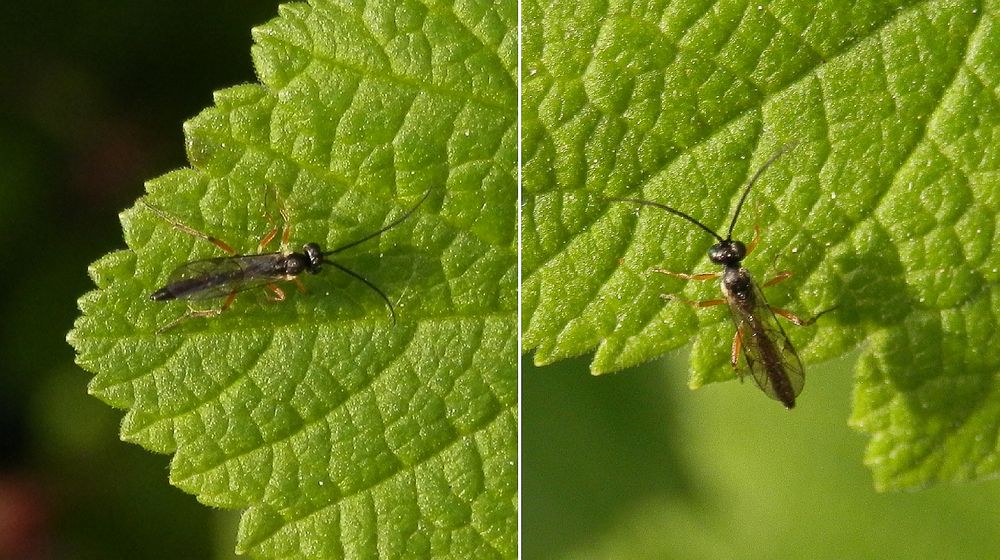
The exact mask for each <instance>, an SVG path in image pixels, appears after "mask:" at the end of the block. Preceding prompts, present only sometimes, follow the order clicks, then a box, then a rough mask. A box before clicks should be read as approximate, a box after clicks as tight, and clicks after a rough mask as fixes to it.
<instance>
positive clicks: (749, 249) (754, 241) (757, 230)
mask: <svg viewBox="0 0 1000 560" xmlns="http://www.w3.org/2000/svg"><path fill="white" fill-rule="evenodd" d="M758 242H760V226H759V225H757V224H754V225H753V239H751V240H750V243H748V244H747V254H746V255H745V257H749V256H750V253H753V250H754V249H756V248H757V243H758Z"/></svg>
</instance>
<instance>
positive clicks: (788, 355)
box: [729, 283, 806, 408]
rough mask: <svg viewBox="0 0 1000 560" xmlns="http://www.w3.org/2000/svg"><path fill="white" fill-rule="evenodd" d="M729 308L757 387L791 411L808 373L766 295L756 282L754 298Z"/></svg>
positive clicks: (730, 304)
mask: <svg viewBox="0 0 1000 560" xmlns="http://www.w3.org/2000/svg"><path fill="white" fill-rule="evenodd" d="M729 309H730V311H732V317H733V322H734V323H735V324H736V329H737V331H738V336H739V337H740V339H741V342H742V348H743V357H744V358H745V359H746V363H747V368H748V369H749V370H750V374H751V375H752V376H753V379H754V381H755V382H756V383H757V386H758V387H760V390H761V391H764V394H766V395H767V396H769V397H771V398H772V399H774V400H777V401H781V402H782V403H783V404H784V405H785V406H786V407H788V408H792V407H793V406H795V397H797V396H799V393H801V392H802V387H803V386H804V385H805V379H806V376H805V371H804V369H803V368H802V361H801V360H799V355H798V354H797V353H796V352H795V348H794V347H793V346H792V342H791V341H790V340H789V339H788V335H787V334H785V330H784V329H783V328H781V324H780V323H779V322H778V318H777V317H776V316H775V315H774V312H773V311H771V308H770V307H769V306H768V305H767V300H766V299H765V298H764V293H763V292H762V291H761V289H760V287H759V286H757V284H756V283H754V284H753V299H752V300H750V301H743V302H736V301H732V300H730V302H729Z"/></svg>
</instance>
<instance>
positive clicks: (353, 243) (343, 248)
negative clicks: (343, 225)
mask: <svg viewBox="0 0 1000 560" xmlns="http://www.w3.org/2000/svg"><path fill="white" fill-rule="evenodd" d="M430 194H431V191H430V190H428V191H427V192H425V193H424V196H422V197H421V198H420V202H417V203H416V204H415V205H413V208H410V209H409V210H407V211H406V213H405V214H403V215H402V216H400V217H398V218H396V219H395V220H393V221H392V223H390V224H389V225H387V226H385V227H383V228H382V229H380V230H378V231H376V232H374V233H369V234H368V235H366V236H364V237H362V238H361V239H358V240H357V241H351V242H350V243H348V244H347V245H341V246H340V247H337V248H336V249H333V250H330V251H325V252H323V256H324V257H326V256H329V255H334V254H337V253H339V252H341V251H346V250H347V249H350V248H351V247H355V246H357V245H361V244H362V243H364V242H365V241H368V240H369V239H373V238H375V237H378V236H379V235H381V234H383V233H385V232H386V231H389V230H390V229H392V228H394V227H396V226H398V225H399V224H400V223H402V222H403V220H405V219H407V218H409V217H410V214H413V213H414V212H416V210H417V208H419V207H420V205H421V204H423V203H424V201H425V200H427V197H428V196H430ZM352 274H353V273H352ZM383 297H384V296H383Z"/></svg>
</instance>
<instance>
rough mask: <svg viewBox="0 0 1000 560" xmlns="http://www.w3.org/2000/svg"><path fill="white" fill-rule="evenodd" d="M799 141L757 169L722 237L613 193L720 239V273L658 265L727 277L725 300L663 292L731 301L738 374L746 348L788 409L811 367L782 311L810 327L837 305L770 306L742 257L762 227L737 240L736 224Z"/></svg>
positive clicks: (754, 370)
mask: <svg viewBox="0 0 1000 560" xmlns="http://www.w3.org/2000/svg"><path fill="white" fill-rule="evenodd" d="M795 145H796V144H788V145H786V146H784V147H782V148H781V149H779V150H778V151H777V152H775V153H774V155H772V156H771V158H770V159H768V160H767V161H766V162H765V163H764V165H762V166H761V167H760V169H758V170H757V172H756V173H754V175H753V177H751V178H750V181H749V182H748V183H747V186H746V187H745V188H744V189H743V194H742V196H741V197H740V200H739V202H738V203H737V204H736V210H735V211H734V212H733V218H732V220H731V221H730V222H729V229H728V230H727V231H726V237H724V238H723V237H722V236H721V235H719V234H718V233H716V232H715V231H714V230H713V229H711V228H709V227H708V226H706V225H705V224H703V223H701V222H700V221H698V220H696V219H695V218H693V217H691V216H689V215H688V214H685V213H684V212H681V211H680V210H677V209H675V208H672V207H670V206H667V205H665V204H660V203H658V202H652V201H649V200H642V199H638V198H611V199H609V200H612V201H614V202H629V203H634V204H639V205H641V206H650V207H653V208H659V209H660V210H665V211H667V212H669V213H671V214H674V215H675V216H679V217H681V218H683V219H685V220H687V221H689V222H691V223H693V224H694V225H696V226H698V227H700V228H701V229H703V230H705V231H706V232H708V233H709V235H711V236H712V237H714V238H715V239H717V240H718V243H716V244H715V245H712V246H711V247H710V248H709V249H708V258H709V260H711V261H712V262H713V263H715V264H717V265H720V266H722V270H721V271H719V272H706V273H698V274H685V273H681V272H672V271H669V270H664V269H662V268H656V269H653V270H654V272H659V273H662V274H668V275H670V276H674V277H677V278H682V279H684V280H713V279H715V278H721V279H722V280H721V284H722V295H723V297H722V299H710V300H704V301H690V300H686V299H683V298H680V297H677V296H674V295H663V296H662V297H663V298H664V299H667V300H677V301H680V302H683V303H686V304H688V305H690V306H692V307H696V308H698V307H711V306H715V305H723V304H728V305H729V311H730V316H731V317H732V320H733V323H734V324H735V325H736V334H735V335H734V337H733V347H732V355H731V356H730V363H731V364H732V366H733V369H735V370H736V373H737V375H738V376H739V377H740V379H742V377H743V374H744V372H743V370H741V369H740V366H739V357H740V353H741V350H742V354H743V357H744V358H745V360H746V364H747V367H748V368H749V370H750V373H751V374H752V376H753V378H754V381H755V382H756V383H757V386H758V387H760V389H761V390H762V391H764V394H766V395H767V396H769V397H771V398H772V399H775V400H778V401H780V402H781V404H783V405H785V407H786V408H789V409H791V408H794V407H795V398H796V397H798V396H799V394H800V393H801V392H802V387H803V385H805V371H804V370H803V368H802V361H801V360H800V359H799V355H798V354H797V353H796V352H795V348H794V347H793V346H792V343H791V341H790V340H789V339H788V335H786V334H785V330H784V329H783V328H781V324H780V323H779V322H778V319H777V317H776V315H780V316H782V317H784V318H785V319H788V320H789V321H791V322H792V323H794V324H796V325H799V326H807V325H811V324H813V323H815V322H816V320H817V319H818V318H819V317H820V316H822V315H824V314H826V313H829V312H831V311H833V310H834V309H836V307H831V308H829V309H826V310H824V311H821V312H819V313H817V314H816V315H815V316H813V317H812V318H809V319H801V318H799V317H798V316H796V315H794V314H793V313H791V312H790V311H787V310H785V309H780V308H777V307H773V306H771V305H768V303H767V300H766V299H765V298H764V293H763V292H762V291H761V288H760V287H759V286H758V285H757V283H756V282H754V279H753V277H752V276H751V275H750V272H749V271H748V270H747V269H746V268H744V267H743V265H742V262H743V259H745V258H746V257H747V256H748V255H750V253H752V252H753V250H754V249H755V248H756V247H757V243H758V241H759V240H760V228H759V227H757V226H754V237H753V240H752V241H750V244H749V245H747V244H744V243H743V242H742V241H737V240H735V239H733V228H735V227H736V221H737V219H739V217H740V211H741V210H742V208H743V203H744V202H746V199H747V196H748V195H749V194H750V189H751V188H752V187H753V186H754V183H756V182H757V179H759V178H760V176H761V175H762V174H763V173H764V171H765V170H766V169H767V168H768V167H769V166H770V165H771V164H772V163H774V162H775V161H777V160H778V158H780V157H781V156H782V155H784V154H785V153H786V152H787V151H789V150H791V149H792V148H794V147H795ZM791 276H792V273H791V272H788V271H784V272H780V273H778V274H777V275H776V276H775V277H774V278H772V279H770V280H768V281H766V282H764V284H763V287H769V286H773V285H775V284H777V283H778V282H781V281H783V280H786V279H788V278H789V277H791Z"/></svg>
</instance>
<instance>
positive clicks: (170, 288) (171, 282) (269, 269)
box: [141, 191, 430, 333]
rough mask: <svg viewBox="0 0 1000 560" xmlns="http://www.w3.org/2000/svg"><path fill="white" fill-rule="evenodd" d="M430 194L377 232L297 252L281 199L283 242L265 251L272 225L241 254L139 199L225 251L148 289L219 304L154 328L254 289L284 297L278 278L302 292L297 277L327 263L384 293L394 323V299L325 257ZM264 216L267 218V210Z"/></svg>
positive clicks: (274, 232)
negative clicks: (253, 246) (251, 248)
mask: <svg viewBox="0 0 1000 560" xmlns="http://www.w3.org/2000/svg"><path fill="white" fill-rule="evenodd" d="M429 195H430V191H427V192H426V193H424V195H423V197H422V198H421V199H420V201H419V202H417V203H416V204H415V205H414V206H413V207H412V208H410V209H409V210H407V211H406V212H405V213H403V215H401V216H399V217H398V218H396V219H395V220H393V221H392V222H390V223H389V224H388V225H386V226H385V227H382V228H381V229H379V230H378V231H375V232H373V233H370V234H368V235H366V236H364V237H362V238H360V239H357V240H355V241H351V242H350V243H347V244H344V245H341V246H339V247H336V248H334V249H331V250H329V251H324V250H322V249H321V248H320V245H319V244H318V243H306V244H305V245H303V246H302V249H301V250H300V251H293V250H291V249H290V248H289V247H290V245H289V239H290V237H291V224H290V222H289V217H288V213H287V211H286V210H285V208H284V207H283V206H282V205H281V204H280V201H279V204H278V206H279V212H280V213H281V216H282V218H283V219H284V228H283V230H282V233H281V247H280V249H279V250H278V251H272V252H266V251H267V248H268V247H269V246H270V245H271V243H272V242H273V241H274V240H275V238H277V236H278V232H279V228H278V226H277V225H275V226H274V227H273V228H272V229H271V230H270V231H268V232H267V233H266V234H265V235H264V237H262V238H261V240H260V243H259V244H258V246H257V252H256V253H254V254H239V253H238V252H237V251H236V250H235V249H233V248H232V246H230V245H229V244H228V243H226V242H224V241H222V240H220V239H218V238H216V237H213V236H211V235H208V234H207V233H204V232H202V231H199V230H197V229H195V228H192V227H190V226H188V225H186V224H184V223H183V222H181V221H180V220H178V219H176V218H174V217H173V216H171V215H169V214H167V213H166V212H164V211H163V210H160V209H159V208H157V207H155V206H153V205H152V204H149V203H148V202H146V201H145V200H142V201H141V202H142V203H143V205H144V206H145V207H146V208H148V209H149V210H150V211H152V212H153V213H154V214H156V215H157V216H159V217H160V218H161V219H162V220H164V221H165V222H167V223H169V224H170V225H172V226H173V227H174V228H176V229H178V230H180V231H183V232H184V233H187V234H189V235H191V236H193V237H196V238H198V239H204V240H205V241H208V242H209V243H212V244H213V245H215V246H216V247H218V248H219V249H221V250H222V251H224V252H225V253H227V255H228V256H225V257H215V258H209V259H201V260H196V261H191V262H187V263H184V264H182V265H180V266H179V267H177V268H176V269H175V270H174V271H173V272H171V273H170V277H169V278H168V280H167V284H166V285H165V286H163V287H162V288H160V289H158V290H156V291H155V292H153V293H152V294H150V296H149V299H151V300H153V301H172V300H177V299H182V300H207V299H215V298H225V299H224V300H223V302H222V305H220V306H219V307H216V308H213V309H195V308H194V307H192V306H190V305H189V306H188V312H187V313H186V314H184V315H181V316H180V317H178V318H177V319H175V320H173V321H171V322H170V323H168V324H166V325H164V326H163V327H161V328H160V329H159V330H158V331H157V333H162V332H164V331H166V330H169V329H172V328H173V327H175V326H177V325H178V324H180V323H182V322H184V321H187V320H189V319H193V318H196V317H215V316H217V315H220V314H222V313H223V312H225V311H226V310H227V309H229V307H230V306H231V305H232V304H233V301H234V300H235V299H236V296H237V294H239V293H240V292H243V291H246V290H250V289H253V288H258V287H264V288H267V289H268V290H270V292H271V294H272V295H271V299H273V300H274V301H282V300H284V299H285V292H284V290H282V289H281V288H280V287H279V286H278V285H277V283H278V282H288V281H292V282H295V283H296V285H297V286H298V288H299V290H300V291H304V289H305V288H304V286H303V285H302V282H301V280H300V279H299V276H301V275H302V274H303V273H306V272H308V273H310V274H317V273H319V272H320V270H321V269H322V267H323V265H330V266H332V267H334V268H336V269H338V270H340V271H342V272H344V273H346V274H348V275H349V276H351V277H353V278H355V279H356V280H358V281H360V282H361V283H363V284H364V285H365V286H367V287H369V288H370V289H372V290H373V291H374V292H375V293H377V294H378V295H379V297H380V298H382V301H384V302H385V305H386V307H388V309H389V314H390V316H391V318H392V322H393V324H395V322H396V311H395V309H393V306H392V302H390V301H389V298H388V296H386V295H385V292H383V291H382V290H381V289H379V287H378V286H376V285H375V284H373V283H372V282H370V281H369V280H367V279H366V278H364V277H363V276H361V275H360V274H358V273H357V272H354V271H353V270H351V269H349V268H347V267H346V266H344V265H342V264H340V263H338V262H336V261H333V260H331V259H330V258H329V257H331V256H332V255H336V254H337V253H340V252H343V251H346V250H348V249H350V248H352V247H356V246H358V245H360V244H362V243H364V242H365V241H368V240H370V239H374V238H375V237H378V236H379V235H381V234H383V233H385V232H386V231H388V230H390V229H392V228H394V227H396V226H397V225H399V224H400V223H402V222H403V221H404V220H406V219H407V218H409V217H410V215H412V214H413V213H414V212H415V211H416V210H417V208H418V207H420V205H421V204H423V202H424V201H425V200H427V197H428V196H429ZM267 217H268V219H269V221H271V217H270V215H268V216H267Z"/></svg>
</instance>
